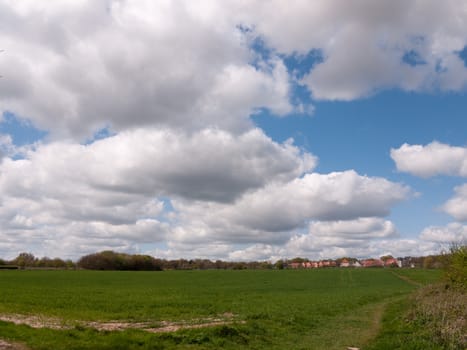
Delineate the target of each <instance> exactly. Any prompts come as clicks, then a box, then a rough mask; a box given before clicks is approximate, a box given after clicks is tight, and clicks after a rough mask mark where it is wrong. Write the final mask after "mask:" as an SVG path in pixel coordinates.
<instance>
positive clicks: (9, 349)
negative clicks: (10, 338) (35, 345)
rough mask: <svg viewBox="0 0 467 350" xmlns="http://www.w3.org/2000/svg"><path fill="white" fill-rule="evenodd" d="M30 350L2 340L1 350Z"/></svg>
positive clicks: (0, 341) (0, 342)
mask: <svg viewBox="0 0 467 350" xmlns="http://www.w3.org/2000/svg"><path fill="white" fill-rule="evenodd" d="M27 349H28V348H27V347H25V346H24V345H21V344H17V343H9V342H7V341H5V340H3V339H0V350H27Z"/></svg>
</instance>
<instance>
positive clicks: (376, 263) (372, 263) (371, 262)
mask: <svg viewBox="0 0 467 350" xmlns="http://www.w3.org/2000/svg"><path fill="white" fill-rule="evenodd" d="M362 266H363V267H383V266H384V263H383V262H382V261H381V260H379V259H365V260H362Z"/></svg>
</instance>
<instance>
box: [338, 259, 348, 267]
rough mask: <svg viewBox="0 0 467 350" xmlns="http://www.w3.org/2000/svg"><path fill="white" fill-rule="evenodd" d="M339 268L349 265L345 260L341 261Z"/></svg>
mask: <svg viewBox="0 0 467 350" xmlns="http://www.w3.org/2000/svg"><path fill="white" fill-rule="evenodd" d="M340 267H350V263H349V261H348V260H347V259H342V261H341V264H340Z"/></svg>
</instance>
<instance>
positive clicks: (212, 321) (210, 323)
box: [0, 313, 243, 350]
mask: <svg viewBox="0 0 467 350" xmlns="http://www.w3.org/2000/svg"><path fill="white" fill-rule="evenodd" d="M235 318H236V317H235V315H234V314H232V313H224V314H222V315H219V316H218V317H209V318H198V319H193V320H190V321H177V322H170V321H160V322H124V321H108V322H96V321H94V322H84V321H76V322H74V323H73V324H71V323H70V322H64V321H63V320H60V319H58V318H50V317H42V316H29V315H19V314H8V315H0V321H5V322H12V323H14V324H17V325H27V326H29V327H32V328H51V329H72V328H74V327H75V326H77V325H78V326H81V327H89V328H94V329H97V330H98V331H124V330H126V329H141V330H144V331H146V332H151V333H164V332H176V331H178V330H181V329H193V328H206V327H215V326H221V325H227V324H231V323H233V322H240V323H243V322H242V321H237V320H236V319H235ZM12 349H13V348H12ZM0 350H3V348H1V347H0Z"/></svg>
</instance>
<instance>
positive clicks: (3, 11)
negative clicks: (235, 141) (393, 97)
mask: <svg viewBox="0 0 467 350" xmlns="http://www.w3.org/2000/svg"><path fill="white" fill-rule="evenodd" d="M452 18H456V21H452ZM0 23H2V24H3V26H2V29H3V30H2V31H1V33H0V42H2V48H3V49H4V50H5V52H4V54H3V55H2V57H1V60H0V69H1V71H2V72H5V74H4V77H3V82H4V83H3V84H1V85H0V110H2V111H11V112H13V113H14V114H16V115H18V116H20V117H23V118H27V119H29V120H31V121H32V122H33V123H34V125H35V126H37V127H39V128H42V129H46V130H50V131H51V133H52V135H53V136H54V137H72V138H75V139H76V138H78V139H80V140H82V139H83V138H86V137H90V136H92V135H93V133H95V132H96V131H97V130H99V129H101V128H106V127H108V128H111V129H112V130H114V131H117V132H118V131H122V130H126V129H129V128H133V127H141V126H155V125H157V126H161V125H162V126H164V127H172V128H178V129H180V128H181V129H185V130H186V129H189V130H199V129H200V128H204V127H206V126H215V127H220V128H224V129H229V130H231V131H241V132H242V131H244V130H245V129H247V128H249V127H250V126H251V121H250V119H249V116H250V115H251V114H252V113H255V111H257V110H258V109H261V108H267V109H269V110H270V111H272V112H273V113H274V114H276V115H286V114H288V113H290V112H292V111H297V110H300V109H301V107H300V105H301V102H300V101H298V104H297V106H295V108H294V106H292V104H291V102H290V91H291V89H290V77H289V72H288V71H287V69H286V67H285V65H284V63H283V61H282V59H281V57H284V55H285V56H287V55H295V54H307V53H308V52H310V51H312V50H314V51H318V52H321V53H322V55H321V56H322V57H323V59H322V61H321V62H318V64H316V65H315V66H314V67H313V68H312V69H311V70H309V71H308V72H305V75H304V76H303V78H302V79H301V81H300V82H299V83H301V84H304V85H306V86H307V87H308V88H309V90H310V91H311V93H312V96H313V97H314V98H316V99H330V100H334V99H340V100H352V99H356V98H360V97H364V96H367V95H369V94H372V93H374V92H376V91H379V90H381V89H385V88H394V87H396V88H401V89H404V90H411V91H412V90H413V91H424V90H427V89H428V90H429V89H433V88H440V89H442V90H460V89H463V88H464V87H465V85H466V82H467V68H466V67H465V65H464V62H463V61H462V59H461V58H460V57H459V55H458V52H459V51H461V50H462V49H463V48H464V47H465V46H466V45H467V38H466V37H465V32H466V29H467V9H466V6H465V4H464V3H463V2H462V1H460V0H450V1H445V2H443V6H442V8H440V6H439V4H438V2H437V1H423V2H418V1H415V2H414V1H412V2H408V1H399V0H398V1H391V2H390V3H381V2H375V3H373V4H370V5H369V4H368V2H367V1H353V2H352V3H351V4H342V2H341V1H337V0H332V1H326V2H315V3H309V2H307V1H298V0H297V1H287V3H284V2H283V1H272V2H268V3H264V2H262V1H250V2H246V3H245V2H238V1H224V2H222V4H219V3H218V2H216V1H204V2H203V4H196V5H195V4H193V3H192V2H191V1H185V2H184V1H182V2H176V3H173V2H159V1H158V2H153V1H124V2H122V1H116V0H115V1H107V2H99V1H97V2H96V1H76V2H74V3H73V4H69V3H67V2H62V3H60V4H55V3H54V4H51V3H48V2H40V3H34V2H33V1H23V2H21V3H20V2H12V1H6V0H5V1H1V2H0ZM245 28H249V29H248V30H245ZM256 37H258V38H261V39H262V40H264V42H265V43H266V45H267V46H268V48H269V49H270V53H269V54H268V55H261V54H257V52H256V51H255V49H253V48H252V45H251V40H252V39H254V38H256ZM404 57H416V59H413V58H412V60H410V59H405V60H404ZM310 108H311V109H312V108H313V107H310ZM310 108H308V109H310Z"/></svg>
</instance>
